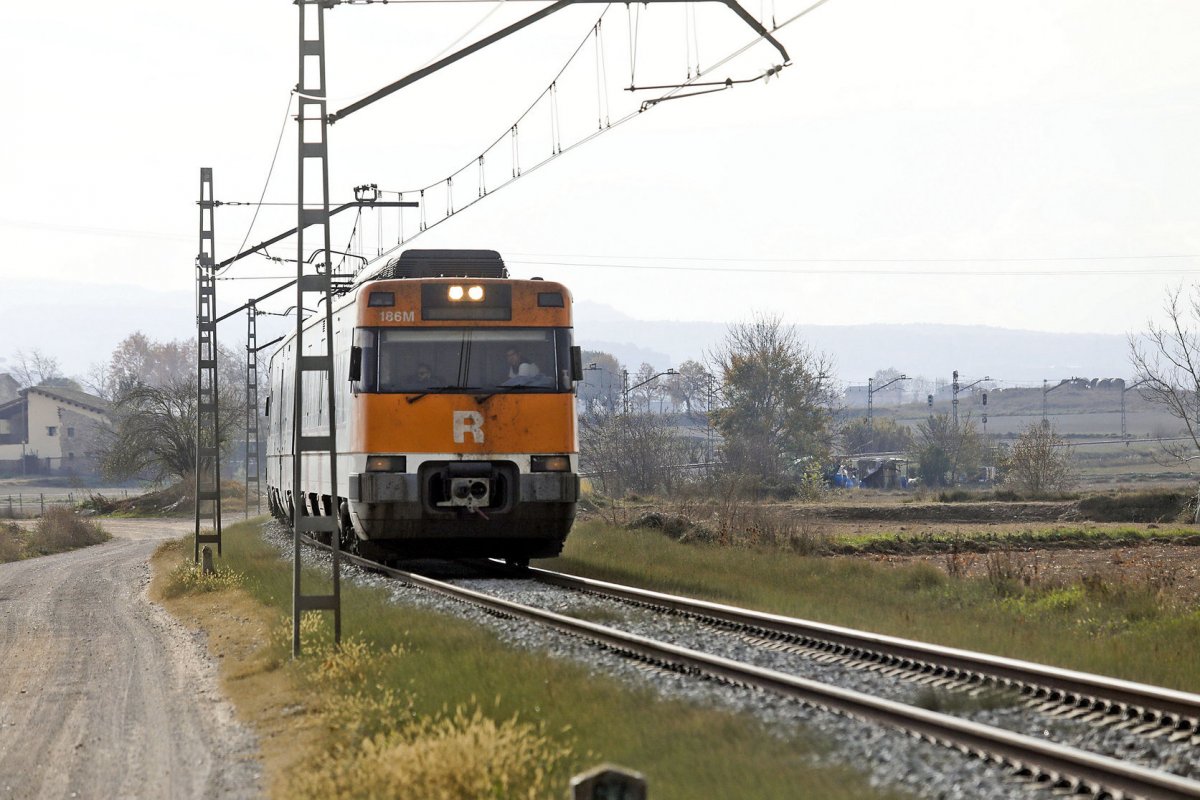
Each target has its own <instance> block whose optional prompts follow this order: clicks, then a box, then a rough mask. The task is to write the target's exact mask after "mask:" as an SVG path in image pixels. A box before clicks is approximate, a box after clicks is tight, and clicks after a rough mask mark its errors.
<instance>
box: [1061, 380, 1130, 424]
mask: <svg viewBox="0 0 1200 800" xmlns="http://www.w3.org/2000/svg"><path fill="white" fill-rule="evenodd" d="M1048 384H1049V381H1047V380H1046V379H1045V378H1042V427H1043V428H1048V427H1050V420H1049V419H1047V418H1046V396H1047V395H1049V394H1050V393H1051V392H1053V391H1054V390H1055V389H1061V388H1062V387H1063V386H1066V385H1067V382H1066V381H1060V382H1059V383H1057V384H1055V385H1054V386H1048ZM1121 399H1122V400H1124V399H1125V395H1124V393H1122V395H1121ZM1122 428H1124V425H1122Z"/></svg>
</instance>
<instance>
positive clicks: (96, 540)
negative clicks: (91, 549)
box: [29, 506, 112, 555]
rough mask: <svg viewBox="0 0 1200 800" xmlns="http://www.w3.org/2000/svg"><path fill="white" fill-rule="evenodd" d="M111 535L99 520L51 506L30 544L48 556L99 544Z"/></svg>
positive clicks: (31, 547)
mask: <svg viewBox="0 0 1200 800" xmlns="http://www.w3.org/2000/svg"><path fill="white" fill-rule="evenodd" d="M111 538H112V537H111V536H109V535H108V533H106V532H105V531H104V529H102V528H101V527H100V526H99V525H98V524H97V523H95V522H92V521H90V520H86V519H83V518H81V517H80V516H79V515H78V514H76V513H75V511H74V510H72V509H70V508H65V507H63V506H52V507H50V508H48V509H46V513H45V515H44V516H43V517H42V518H41V519H39V520H38V521H37V525H36V526H35V527H34V529H33V535H32V536H31V537H30V541H29V547H30V550H32V551H33V552H35V553H37V554H38V555H49V554H50V553H61V552H64V551H66V550H74V549H75V548H78V547H87V546H88V545H93V544H100V543H101V542H107V541H108V540H109V539H111Z"/></svg>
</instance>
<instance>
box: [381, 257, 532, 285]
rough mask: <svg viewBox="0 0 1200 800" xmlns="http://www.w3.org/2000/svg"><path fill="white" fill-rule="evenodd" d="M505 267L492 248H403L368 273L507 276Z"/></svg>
mask: <svg viewBox="0 0 1200 800" xmlns="http://www.w3.org/2000/svg"><path fill="white" fill-rule="evenodd" d="M507 277H508V268H507V267H505V266H504V259H503V258H501V257H500V254H499V253H497V252H496V251H495V250H405V251H404V252H403V253H401V254H400V255H399V256H398V257H397V258H393V259H392V260H391V261H389V262H387V264H385V265H384V266H383V267H381V268H380V269H378V270H376V271H375V272H374V273H372V274H371V275H369V276H367V277H366V278H365V279H364V280H363V283H366V282H367V281H379V280H389V279H395V278H507Z"/></svg>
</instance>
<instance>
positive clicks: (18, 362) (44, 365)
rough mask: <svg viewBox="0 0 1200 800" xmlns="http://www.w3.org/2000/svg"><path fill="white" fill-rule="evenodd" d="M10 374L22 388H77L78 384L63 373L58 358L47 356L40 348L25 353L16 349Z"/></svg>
mask: <svg viewBox="0 0 1200 800" xmlns="http://www.w3.org/2000/svg"><path fill="white" fill-rule="evenodd" d="M14 361H15V363H14V365H13V367H12V376H13V378H14V379H15V380H16V382H17V383H18V384H19V385H20V386H21V388H22V389H28V388H29V387H31V386H60V387H63V388H66V389H78V388H79V384H78V383H76V382H75V381H73V380H71V379H70V378H68V377H67V376H66V375H64V374H63V371H62V368H61V367H59V365H58V359H57V358H55V357H54V356H49V355H46V354H45V353H43V352H42V351H41V350H37V349H35V350H33V351H32V352H30V353H25V352H23V351H21V350H18V351H17V353H16V356H14Z"/></svg>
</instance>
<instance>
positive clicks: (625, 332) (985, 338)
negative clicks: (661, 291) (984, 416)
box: [575, 302, 1131, 386]
mask: <svg viewBox="0 0 1200 800" xmlns="http://www.w3.org/2000/svg"><path fill="white" fill-rule="evenodd" d="M797 327H798V329H799V332H800V335H801V336H802V337H803V339H804V340H805V342H807V343H808V345H809V346H810V347H811V348H812V349H814V350H817V351H821V352H824V353H826V354H828V355H830V356H832V357H833V360H834V363H835V370H836V374H837V378H838V380H839V381H841V382H843V383H848V384H854V383H864V382H866V379H867V378H868V377H870V376H872V375H874V374H875V371H876V370H879V369H884V368H887V367H894V368H896V369H898V370H900V371H902V372H905V373H907V374H909V375H913V376H917V375H920V376H924V377H926V378H929V379H932V380H936V379H939V378H940V379H944V380H946V381H949V380H950V374H951V373H952V372H953V371H954V370H956V369H957V370H958V371H959V372H960V373H961V374H962V375H963V377H964V378H966V377H968V376H969V377H970V378H971V379H975V378H981V377H983V376H984V375H989V376H991V377H992V378H995V379H997V380H999V381H1002V382H1004V383H1005V384H1012V383H1017V384H1025V385H1035V384H1036V385H1039V386H1040V385H1041V382H1042V380H1043V379H1049V380H1050V381H1051V382H1057V381H1058V380H1059V379H1061V378H1068V377H1072V376H1083V377H1089V378H1095V377H1100V378H1104V377H1128V376H1129V375H1130V374H1131V370H1130V367H1129V361H1128V349H1129V345H1128V342H1127V341H1126V338H1125V337H1124V336H1121V335H1116V334H1103V333H1045V332H1039V331H1021V330H1012V329H1007V328H991V327H986V326H982V325H924V324H920V323H913V324H910V325H845V326H835V325H799V326H797ZM726 328H727V326H726V325H725V324H724V323H717V322H672V321H665V320H664V321H650V320H638V319H633V318H632V317H628V316H625V315H624V314H622V313H621V312H619V311H617V310H616V309H613V308H611V307H608V306H602V305H598V304H595V303H588V302H580V303H577V304H576V323H575V330H576V338H577V339H578V340H579V342H580V344H582V345H583V346H584V347H585V348H587V349H595V350H605V351H607V352H610V353H612V354H613V355H615V356H616V357H617V358H618V359H619V360H620V361H622V362H623V363H624V364H626V365H627V366H633V367H636V366H637V365H638V364H639V363H641V361H643V360H648V359H647V358H646V357H645V353H646V351H657V352H660V353H662V354H664V355H665V356H667V358H665V359H663V360H661V361H657V362H656V361H650V363H651V364H653V365H654V366H655V367H658V368H660V369H666V368H667V367H671V366H677V365H678V364H679V363H680V362H682V361H685V360H687V359H689V358H692V359H696V360H703V358H704V353H705V352H706V351H707V350H710V349H712V348H713V347H714V346H715V345H717V344H718V343H719V342H720V341H721V340H722V339H723V338H724V336H725V331H726Z"/></svg>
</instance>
